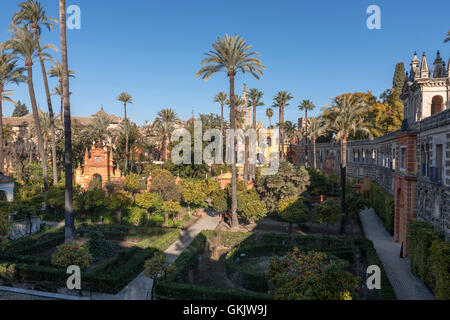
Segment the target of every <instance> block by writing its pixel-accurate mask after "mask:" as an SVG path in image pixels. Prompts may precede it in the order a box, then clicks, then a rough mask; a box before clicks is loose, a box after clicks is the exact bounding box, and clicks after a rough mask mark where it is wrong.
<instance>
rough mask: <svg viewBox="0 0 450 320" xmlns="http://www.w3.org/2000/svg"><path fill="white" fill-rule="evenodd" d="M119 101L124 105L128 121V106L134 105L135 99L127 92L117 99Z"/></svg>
mask: <svg viewBox="0 0 450 320" xmlns="http://www.w3.org/2000/svg"><path fill="white" fill-rule="evenodd" d="M117 100H118V101H121V102H122V103H123V110H124V115H125V119H128V118H127V104H133V97H132V96H131V95H130V94H129V93H127V92H122V93H121V94H119V96H118V97H117Z"/></svg>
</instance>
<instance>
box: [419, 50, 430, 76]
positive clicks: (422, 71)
mask: <svg viewBox="0 0 450 320" xmlns="http://www.w3.org/2000/svg"><path fill="white" fill-rule="evenodd" d="M420 77H421V78H429V77H430V70H429V69H428V63H427V57H426V55H425V52H424V53H423V55H422V62H421V64H420Z"/></svg>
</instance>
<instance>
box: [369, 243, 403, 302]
mask: <svg viewBox="0 0 450 320" xmlns="http://www.w3.org/2000/svg"><path fill="white" fill-rule="evenodd" d="M364 242H365V251H364V252H363V254H365V258H366V259H367V264H368V265H369V266H370V265H376V266H379V267H380V271H381V289H379V290H375V294H376V296H377V298H378V299H380V300H396V299H397V296H396V295H395V292H394V289H393V288H392V285H391V282H390V281H389V278H388V276H387V274H386V270H385V269H384V266H383V262H381V260H380V258H379V257H378V254H377V251H376V250H375V247H374V246H373V242H372V241H371V240H367V239H364Z"/></svg>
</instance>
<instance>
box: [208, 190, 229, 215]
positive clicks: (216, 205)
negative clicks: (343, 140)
mask: <svg viewBox="0 0 450 320" xmlns="http://www.w3.org/2000/svg"><path fill="white" fill-rule="evenodd" d="M211 200H212V207H213V209H214V210H215V211H216V212H221V213H222V212H225V211H227V210H228V199H227V193H226V192H225V190H222V189H219V190H216V191H214V192H213V193H212V194H211Z"/></svg>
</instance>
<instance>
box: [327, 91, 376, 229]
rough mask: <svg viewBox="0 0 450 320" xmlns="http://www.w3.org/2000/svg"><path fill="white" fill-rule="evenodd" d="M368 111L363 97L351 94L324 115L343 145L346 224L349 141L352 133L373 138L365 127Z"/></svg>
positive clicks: (341, 99) (342, 183)
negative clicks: (359, 133)
mask: <svg viewBox="0 0 450 320" xmlns="http://www.w3.org/2000/svg"><path fill="white" fill-rule="evenodd" d="M367 111H368V105H367V102H366V101H365V100H364V99H363V98H362V97H361V96H359V95H354V94H349V95H341V96H338V97H336V98H334V99H333V103H332V105H331V106H330V107H329V108H328V109H326V110H325V111H324V112H323V114H322V116H323V117H324V119H325V120H326V123H327V126H328V128H329V129H330V131H332V132H334V133H335V134H336V140H337V141H340V143H341V148H340V149H341V150H340V153H341V210H342V212H343V213H344V214H345V219H344V220H345V221H344V223H346V222H348V214H347V210H346V207H345V182H346V181H345V180H346V179H345V178H346V167H347V141H348V138H349V137H350V134H351V133H357V132H361V133H364V134H366V135H368V136H369V137H371V136H372V135H371V133H370V130H369V129H368V128H366V127H364V126H363V122H364V117H363V115H364V114H365V113H366V112H367ZM342 231H343V225H342Z"/></svg>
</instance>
